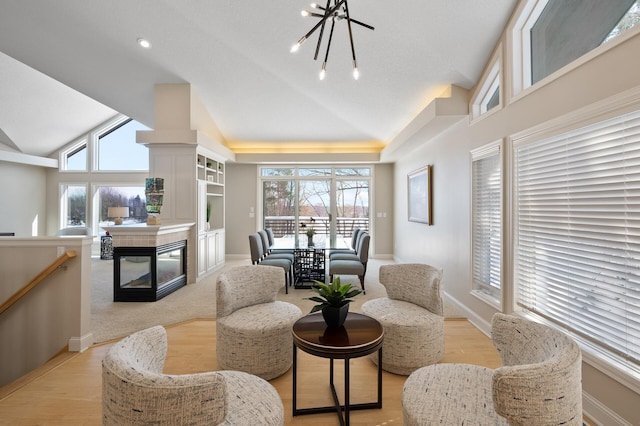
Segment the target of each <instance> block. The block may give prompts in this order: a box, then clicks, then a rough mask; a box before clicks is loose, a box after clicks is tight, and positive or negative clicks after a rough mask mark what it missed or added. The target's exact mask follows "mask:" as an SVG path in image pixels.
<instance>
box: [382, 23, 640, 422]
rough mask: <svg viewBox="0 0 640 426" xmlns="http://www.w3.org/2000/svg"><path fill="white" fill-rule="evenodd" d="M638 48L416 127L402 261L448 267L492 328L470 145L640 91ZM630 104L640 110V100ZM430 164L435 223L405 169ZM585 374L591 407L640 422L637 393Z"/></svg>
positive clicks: (452, 288)
mask: <svg viewBox="0 0 640 426" xmlns="http://www.w3.org/2000/svg"><path fill="white" fill-rule="evenodd" d="M503 41H504V40H503ZM638 52H640V35H636V36H635V37H633V38H631V39H629V40H626V41H625V42H624V43H622V44H620V45H618V46H617V47H615V48H614V49H613V50H610V51H608V52H606V53H604V54H602V55H600V56H598V57H596V58H594V59H592V60H590V61H588V62H587V63H585V64H583V65H581V66H579V67H578V68H576V69H574V70H573V71H570V72H569V73H567V74H566V75H564V76H562V77H560V78H558V79H556V80H555V81H553V82H552V83H549V84H547V85H546V86H544V87H541V88H539V89H537V90H535V91H533V92H532V93H530V94H529V95H527V96H524V97H522V98H521V99H519V100H517V101H516V102H514V103H512V104H510V105H507V106H505V107H504V108H503V109H502V110H501V111H499V112H497V113H495V114H492V115H490V116H488V117H487V118H485V119H482V120H480V121H478V122H476V123H474V124H470V123H469V121H468V120H466V119H465V120H463V121H461V122H459V123H458V124H456V125H454V126H452V127H451V128H450V129H449V130H448V131H446V132H445V133H443V134H441V135H439V136H438V137H437V138H435V139H433V140H428V139H426V138H425V137H423V136H421V133H420V132H418V133H417V134H416V135H415V136H414V137H413V140H411V141H409V142H416V140H417V141H419V142H420V147H419V148H417V149H416V150H415V151H413V152H411V153H407V154H406V155H404V156H403V158H402V160H400V161H398V162H397V163H396V165H395V173H394V180H395V186H394V194H395V195H394V196H395V217H396V220H395V225H394V248H395V256H396V259H397V260H398V261H400V262H410V261H415V262H425V263H428V264H431V265H434V266H437V267H440V268H443V269H444V275H443V280H442V288H443V291H444V292H445V293H446V294H447V295H449V296H450V297H451V298H453V299H454V302H456V303H458V304H459V306H460V307H462V308H463V309H464V310H465V313H466V314H467V315H469V317H470V319H472V320H473V321H474V322H476V324H478V325H479V326H480V327H481V328H483V329H484V330H485V331H486V330H488V325H489V321H490V319H491V315H492V314H493V313H494V312H495V309H493V308H492V307H490V306H489V305H488V304H486V303H484V302H482V301H480V300H478V299H477V298H475V297H473V296H471V295H470V289H471V279H470V226H471V225H470V224H471V217H470V198H471V193H470V164H471V163H470V150H472V149H474V148H477V147H479V146H483V145H485V144H487V143H490V142H493V141H495V140H499V139H502V138H505V141H506V142H507V145H509V139H508V138H509V136H511V135H514V134H515V133H517V132H520V131H524V130H526V129H530V128H532V127H534V126H537V125H540V124H544V123H547V122H549V121H551V120H555V119H557V117H562V116H565V115H566V114H572V113H574V112H575V111H577V110H581V109H582V110H584V109H585V108H589V107H591V106H592V105H593V104H594V103H596V102H598V101H601V100H603V99H605V98H608V97H612V96H616V95H619V94H621V93H624V92H625V91H631V90H633V89H635V90H638V89H640V73H638V69H640V56H639V55H638V54H637V53H638ZM505 55H506V52H504V53H503V57H505ZM507 84H508V82H507ZM629 108H635V109H640V102H637V103H636V104H635V105H631V106H629ZM507 152H509V151H508V150H507ZM426 164H432V165H433V185H434V186H433V208H434V224H433V226H426V225H424V224H418V223H412V222H408V221H407V219H406V218H407V211H406V210H407V207H406V204H407V203H406V199H407V198H406V197H407V189H406V186H407V185H406V179H407V173H408V172H410V171H412V170H415V169H417V168H420V167H422V166H424V165H426ZM505 173H507V171H505ZM509 281H510V279H509ZM503 286H504V287H506V291H508V290H509V288H511V286H512V284H511V282H507V283H503ZM583 377H584V378H583V390H584V391H585V392H586V393H587V394H588V395H589V397H590V398H592V399H589V401H591V402H594V401H595V403H594V404H591V403H589V404H587V405H586V406H585V408H587V407H589V409H592V410H595V408H594V407H595V405H598V404H603V405H604V409H603V411H604V412H605V414H607V415H609V414H610V415H617V416H619V417H621V418H623V419H625V420H626V421H627V422H629V423H630V424H640V410H638V409H637V407H638V406H640V395H639V394H637V393H635V392H633V391H632V390H630V389H629V388H627V387H625V386H624V385H621V384H620V383H617V382H616V381H615V380H612V379H611V378H610V377H608V376H607V375H605V374H603V373H601V372H599V371H598V370H596V369H595V368H593V367H592V366H590V365H588V364H586V363H585V364H584V367H583ZM589 401H588V402H589ZM600 408H602V407H600ZM609 410H610V411H609ZM596 411H597V410H596ZM617 420H619V418H618V419H617ZM605 424H607V422H605ZM608 424H613V423H608Z"/></svg>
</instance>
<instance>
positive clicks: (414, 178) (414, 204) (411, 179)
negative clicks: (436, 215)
mask: <svg viewBox="0 0 640 426" xmlns="http://www.w3.org/2000/svg"><path fill="white" fill-rule="evenodd" d="M431 170H432V166H425V167H422V168H421V169H418V170H414V171H413V172H411V173H409V174H408V175H407V194H408V202H409V204H408V207H409V208H408V212H409V220H410V221H411V222H420V223H426V224H427V225H432V224H433V215H432V213H431V186H432V184H431Z"/></svg>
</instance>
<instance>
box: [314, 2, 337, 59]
mask: <svg viewBox="0 0 640 426" xmlns="http://www.w3.org/2000/svg"><path fill="white" fill-rule="evenodd" d="M330 5H331V0H327V9H329V6H330ZM327 18H328V16H327V12H326V9H325V14H324V18H323V20H322V21H321V22H322V25H321V26H320V35H318V43H317V44H316V53H315V54H314V55H313V60H314V61H315V60H317V59H318V52H320V44H322V35H323V34H324V26H325V24H326V23H327ZM331 28H332V29H333V26H332V27H331Z"/></svg>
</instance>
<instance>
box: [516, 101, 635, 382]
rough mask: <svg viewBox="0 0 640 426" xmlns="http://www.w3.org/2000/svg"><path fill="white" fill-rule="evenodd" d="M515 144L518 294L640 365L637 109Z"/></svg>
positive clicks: (523, 303)
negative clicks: (595, 122)
mask: <svg viewBox="0 0 640 426" xmlns="http://www.w3.org/2000/svg"><path fill="white" fill-rule="evenodd" d="M514 153H515V173H516V199H515V203H516V206H515V208H516V221H517V225H516V248H515V254H516V262H515V266H516V271H515V282H516V284H517V286H518V287H517V290H518V291H517V295H516V301H517V304H518V305H519V306H520V307H521V308H524V309H525V310H528V311H531V312H534V313H536V314H539V315H541V316H543V317H545V318H547V319H549V320H550V321H553V322H555V323H557V324H558V325H560V326H563V327H565V328H566V329H568V330H570V331H572V332H574V333H576V334H577V335H580V336H582V337H583V338H585V339H587V340H590V341H591V342H592V343H593V344H594V345H596V346H597V347H599V348H601V349H604V351H605V352H606V353H609V354H611V355H612V358H617V360H618V361H619V360H620V358H619V357H622V358H623V359H624V360H626V361H628V362H631V364H632V368H634V369H635V370H636V371H640V368H639V367H640V111H638V112H634V113H631V114H627V115H624V116H620V117H617V118H615V119H611V120H607V121H604V122H600V123H598V124H594V125H591V126H588V127H584V128H581V129H579V130H575V131H571V132H569V133H565V134H562V135H559V136H556V137H552V138H549V139H546V140H543V141H540V142H535V143H530V144H527V145H522V146H517V147H515V148H514Z"/></svg>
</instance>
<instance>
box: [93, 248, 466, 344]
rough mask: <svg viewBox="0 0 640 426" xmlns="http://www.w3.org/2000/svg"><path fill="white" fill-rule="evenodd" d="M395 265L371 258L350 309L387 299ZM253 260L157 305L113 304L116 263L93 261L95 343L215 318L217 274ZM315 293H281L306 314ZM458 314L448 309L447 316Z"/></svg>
mask: <svg viewBox="0 0 640 426" xmlns="http://www.w3.org/2000/svg"><path fill="white" fill-rule="evenodd" d="M388 263H393V261H391V260H376V259H370V260H369V265H368V268H367V276H366V279H365V288H366V290H367V294H366V295H365V294H360V295H358V296H356V297H355V299H354V302H353V304H352V306H351V310H352V311H354V312H359V311H360V307H361V306H362V304H363V303H364V302H365V301H367V300H369V299H375V298H378V297H384V296H386V291H385V289H384V287H383V286H382V285H381V284H380V283H379V282H378V270H379V269H380V265H383V264H388ZM249 264H250V261H249V260H246V261H227V263H226V265H225V266H224V268H222V269H220V270H219V271H217V272H216V273H214V274H212V275H210V276H208V277H207V278H205V279H203V280H201V281H199V282H197V283H195V284H189V285H187V286H185V287H182V288H181V289H179V290H178V291H175V292H173V293H171V294H170V295H168V296H166V297H164V298H163V299H160V300H158V301H157V302H113V261H111V260H100V259H95V258H94V259H93V260H92V264H91V266H92V271H91V275H92V288H91V291H92V293H91V299H92V302H91V325H92V330H93V334H94V337H95V342H96V343H101V342H105V341H108V340H112V339H115V338H120V337H123V336H126V335H128V334H131V333H133V332H135V331H139V330H143V329H145V328H148V327H152V326H154V325H171V324H177V323H179V322H183V321H187V320H191V319H195V318H215V315H216V306H215V304H216V295H215V283H216V278H217V276H218V274H219V273H220V272H222V271H224V270H225V269H227V268H230V267H233V266H236V265H249ZM341 280H342V282H343V283H347V282H349V283H352V284H354V285H355V286H356V287H360V283H359V281H358V277H356V276H352V277H351V276H344V277H341ZM313 294H314V293H313V292H312V291H310V290H301V289H300V290H295V289H293V288H291V287H290V288H289V294H285V291H284V288H283V289H282V290H281V291H280V295H279V297H278V299H279V300H284V301H287V302H291V303H293V304H295V305H297V306H299V307H300V309H301V310H302V312H303V313H307V312H309V311H310V310H311V307H312V306H313V305H314V302H311V301H309V300H304V298H306V297H310V296H312V295H313ZM455 315H456V313H455V312H454V311H453V310H452V309H451V308H450V307H448V306H445V316H455Z"/></svg>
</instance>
